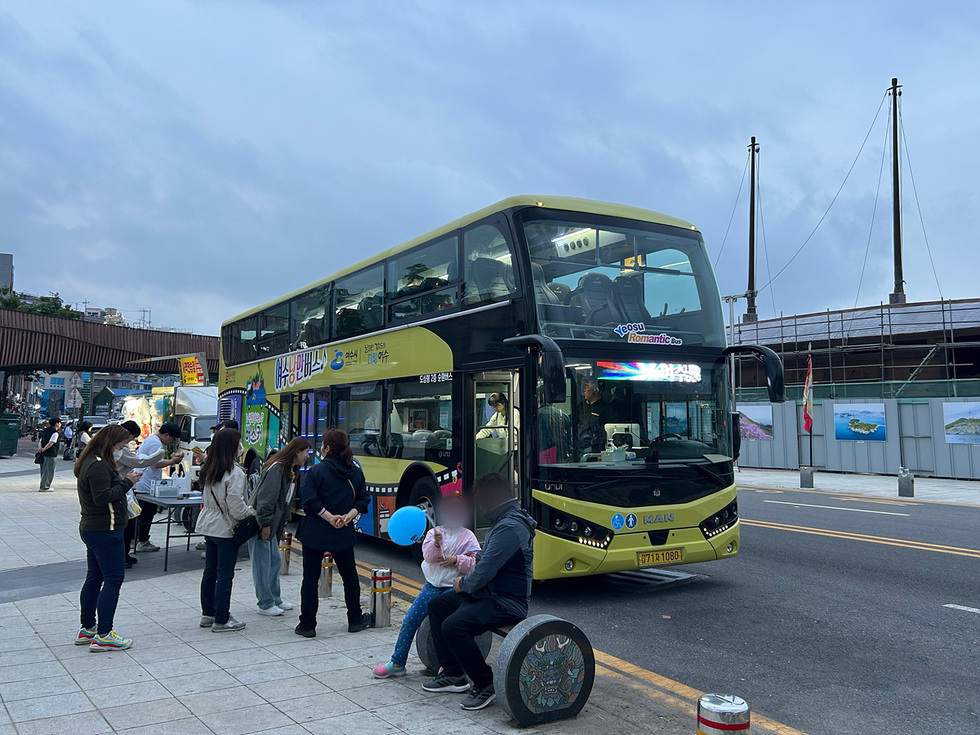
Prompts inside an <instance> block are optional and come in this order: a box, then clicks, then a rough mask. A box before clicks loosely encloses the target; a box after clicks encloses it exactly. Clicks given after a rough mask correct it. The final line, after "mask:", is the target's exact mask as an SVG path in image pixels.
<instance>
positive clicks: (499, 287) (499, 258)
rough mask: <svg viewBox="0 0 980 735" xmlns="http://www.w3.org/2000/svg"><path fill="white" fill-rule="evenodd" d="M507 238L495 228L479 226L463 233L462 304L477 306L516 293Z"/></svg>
mask: <svg viewBox="0 0 980 735" xmlns="http://www.w3.org/2000/svg"><path fill="white" fill-rule="evenodd" d="M512 261H513V259H512V257H511V252H510V248H509V247H508V245H507V238H506V237H504V234H503V233H502V232H501V231H500V230H499V229H498V228H497V227H496V226H495V225H488V224H484V225H478V226H476V227H474V228H473V229H471V230H467V231H466V232H464V233H463V263H464V266H465V271H464V273H463V276H464V278H465V279H466V284H465V286H464V295H463V303H464V304H466V305H471V304H480V303H483V302H486V301H493V300H494V299H498V298H503V297H506V296H510V295H511V294H513V293H514V292H515V291H516V290H517V286H516V283H515V278H514V265H513V262H512Z"/></svg>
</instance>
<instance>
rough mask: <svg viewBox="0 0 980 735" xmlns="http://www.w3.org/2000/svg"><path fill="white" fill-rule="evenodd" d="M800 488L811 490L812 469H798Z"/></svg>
mask: <svg viewBox="0 0 980 735" xmlns="http://www.w3.org/2000/svg"><path fill="white" fill-rule="evenodd" d="M800 487H802V488H811V489H812V488H813V468H812V467H800Z"/></svg>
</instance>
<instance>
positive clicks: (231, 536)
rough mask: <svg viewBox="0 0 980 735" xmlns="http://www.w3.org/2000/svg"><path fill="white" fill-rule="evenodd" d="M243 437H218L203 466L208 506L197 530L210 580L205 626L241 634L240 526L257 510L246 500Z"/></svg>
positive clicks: (205, 586)
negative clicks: (237, 598)
mask: <svg viewBox="0 0 980 735" xmlns="http://www.w3.org/2000/svg"><path fill="white" fill-rule="evenodd" d="M241 440H242V435H241V433H240V432H238V431H235V430H234V429H222V430H221V431H219V432H218V433H217V434H215V437H214V439H213V440H212V441H211V447H210V449H209V450H208V456H207V458H206V459H205V460H204V464H203V465H201V474H200V475H199V476H198V482H199V483H200V484H201V488H202V490H201V492H202V493H203V495H204V497H203V498H202V500H203V504H204V508H203V509H202V510H201V515H200V516H199V517H198V519H197V527H196V530H197V532H198V533H200V534H203V535H204V543H205V544H206V546H205V549H204V576H203V577H202V578H201V627H202V628H208V627H210V628H211V630H212V632H214V633H224V632H228V631H236V630H241V629H242V628H244V627H245V623H243V622H240V621H238V620H236V619H235V618H233V617H232V616H231V586H232V581H233V580H234V578H235V562H236V561H238V544H237V543H236V542H235V526H236V525H238V523H239V522H241V521H243V520H245V519H246V518H248V517H249V516H250V515H254V512H253V510H252V509H251V508H250V507H249V506H248V504H247V503H246V502H245V472H244V470H242V468H241V467H239V466H238V464H237V463H236V462H235V458H236V457H237V456H238V449H239V446H240V444H241Z"/></svg>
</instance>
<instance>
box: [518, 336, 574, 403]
mask: <svg viewBox="0 0 980 735" xmlns="http://www.w3.org/2000/svg"><path fill="white" fill-rule="evenodd" d="M504 344H505V345H511V346H514V347H520V348H523V349H526V350H528V352H530V351H532V350H533V351H534V352H537V353H538V373H539V375H540V376H541V380H542V381H543V383H544V402H545V403H564V402H565V401H566V400H567V398H568V391H567V383H566V382H565V356H564V355H563V354H562V351H561V348H560V347H559V346H558V345H557V344H555V341H554V340H553V339H551V338H550V337H545V336H544V335H541V334H524V335H521V336H519V337H508V338H507V339H505V340H504Z"/></svg>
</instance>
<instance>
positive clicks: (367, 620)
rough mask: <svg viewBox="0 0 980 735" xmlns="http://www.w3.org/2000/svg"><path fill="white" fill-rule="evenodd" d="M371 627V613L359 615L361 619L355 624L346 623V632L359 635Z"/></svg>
mask: <svg viewBox="0 0 980 735" xmlns="http://www.w3.org/2000/svg"><path fill="white" fill-rule="evenodd" d="M370 627H371V613H361V619H360V620H359V621H357V622H356V623H348V625H347V632H348V633H360V632H361V631H362V630H367V629H368V628H370Z"/></svg>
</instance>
